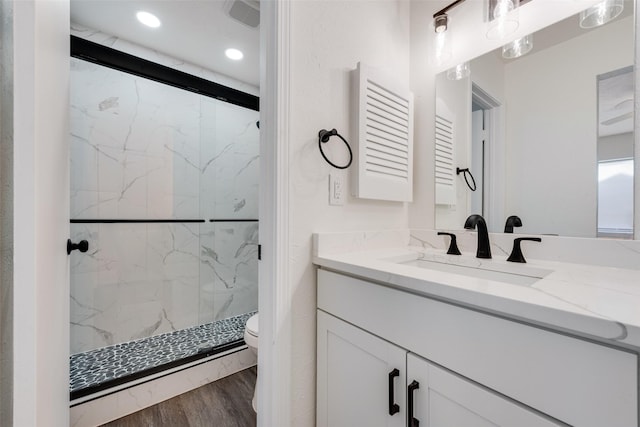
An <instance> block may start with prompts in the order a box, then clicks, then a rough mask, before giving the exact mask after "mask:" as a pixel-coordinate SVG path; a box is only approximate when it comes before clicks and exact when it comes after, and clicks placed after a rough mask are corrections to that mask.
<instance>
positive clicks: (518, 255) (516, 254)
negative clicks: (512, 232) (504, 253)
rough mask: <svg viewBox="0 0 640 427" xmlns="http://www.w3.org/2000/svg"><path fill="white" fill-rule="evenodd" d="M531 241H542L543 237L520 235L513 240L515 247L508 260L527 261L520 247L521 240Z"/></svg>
mask: <svg viewBox="0 0 640 427" xmlns="http://www.w3.org/2000/svg"><path fill="white" fill-rule="evenodd" d="M527 240H528V241H530V242H542V239H541V238H539V237H519V238H517V239H515V240H514V241H513V249H512V250H511V255H509V258H507V261H511V262H527V260H525V259H524V255H522V248H520V242H523V241H527Z"/></svg>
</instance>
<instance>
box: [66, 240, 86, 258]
mask: <svg viewBox="0 0 640 427" xmlns="http://www.w3.org/2000/svg"><path fill="white" fill-rule="evenodd" d="M76 249H77V250H79V251H80V252H87V251H88V250H89V242H87V241H86V240H80V242H79V243H73V242H72V241H71V239H68V240H67V255H71V251H75V250H76Z"/></svg>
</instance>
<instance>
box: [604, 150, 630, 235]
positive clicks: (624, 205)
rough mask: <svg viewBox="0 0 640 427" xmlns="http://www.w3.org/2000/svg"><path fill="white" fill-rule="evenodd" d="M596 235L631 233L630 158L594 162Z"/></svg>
mask: <svg viewBox="0 0 640 427" xmlns="http://www.w3.org/2000/svg"><path fill="white" fill-rule="evenodd" d="M598 237H616V238H629V239H631V238H632V237H633V159H619V160H607V161H601V162H598Z"/></svg>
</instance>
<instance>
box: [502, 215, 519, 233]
mask: <svg viewBox="0 0 640 427" xmlns="http://www.w3.org/2000/svg"><path fill="white" fill-rule="evenodd" d="M513 227H522V220H521V219H520V217H519V216H518V215H511V216H510V217H509V218H507V220H506V221H505V223H504V232H505V233H513Z"/></svg>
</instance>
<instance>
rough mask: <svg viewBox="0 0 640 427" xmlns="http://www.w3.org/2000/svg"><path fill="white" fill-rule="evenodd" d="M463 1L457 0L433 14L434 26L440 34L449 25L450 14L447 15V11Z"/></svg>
mask: <svg viewBox="0 0 640 427" xmlns="http://www.w3.org/2000/svg"><path fill="white" fill-rule="evenodd" d="M463 1H464V0H456V1H454V2H453V3H451V4H450V5H448V6H447V7H445V8H443V9H441V10H439V11H437V12H436V13H434V14H433V27H434V29H435V31H436V33H438V34H439V33H444V32H445V31H447V28H448V26H449V16H448V15H447V12H448V11H449V10H451V9H453V8H454V7H456V6H457V5H459V4H460V3H462V2H463Z"/></svg>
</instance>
